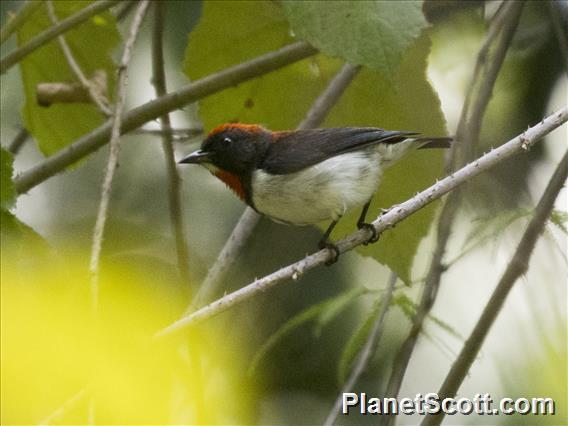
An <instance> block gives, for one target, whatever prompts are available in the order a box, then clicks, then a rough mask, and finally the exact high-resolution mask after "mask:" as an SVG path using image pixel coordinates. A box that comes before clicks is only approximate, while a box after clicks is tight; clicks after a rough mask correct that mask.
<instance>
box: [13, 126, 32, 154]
mask: <svg viewBox="0 0 568 426" xmlns="http://www.w3.org/2000/svg"><path fill="white" fill-rule="evenodd" d="M29 137H30V134H29V133H28V131H27V130H26V129H25V128H24V127H22V128H21V129H20V131H19V132H18V133H17V134H16V137H15V138H14V140H12V142H10V145H8V151H9V152H10V153H11V154H12V155H16V154H17V153H18V152H20V149H21V148H22V146H23V145H24V143H25V142H26V140H28V138H29Z"/></svg>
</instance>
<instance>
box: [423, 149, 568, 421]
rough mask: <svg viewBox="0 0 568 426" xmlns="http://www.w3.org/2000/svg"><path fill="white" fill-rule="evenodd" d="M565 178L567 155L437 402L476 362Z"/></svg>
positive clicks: (453, 392) (451, 392)
mask: <svg viewBox="0 0 568 426" xmlns="http://www.w3.org/2000/svg"><path fill="white" fill-rule="evenodd" d="M567 177H568V151H567V152H566V153H565V154H564V157H563V158H562V160H561V161H560V164H558V167H557V168H556V170H555V171H554V174H553V175H552V177H551V179H550V181H549V182H548V185H547V187H546V189H545V191H544V193H543V195H542V197H541V199H540V201H539V202H538V205H537V207H536V209H535V214H534V216H533V218H532V219H531V221H530V222H529V224H528V226H527V229H526V230H525V232H524V234H523V236H522V238H521V241H520V242H519V245H518V246H517V250H516V251H515V254H514V255H513V257H512V258H511V261H510V262H509V264H508V265H507V269H506V270H505V272H504V273H503V275H502V277H501V280H499V283H498V284H497V287H496V288H495V290H494V291H493V294H492V295H491V298H490V299H489V302H487V305H485V308H484V309H483V313H482V314H481V316H480V317H479V320H478V321H477V324H476V325H475V327H474V329H473V331H472V332H471V334H470V336H469V338H468V339H467V340H466V342H465V344H464V346H463V348H462V350H461V352H460V354H459V355H458V357H457V359H456V361H455V362H454V364H453V365H452V368H451V369H450V371H449V372H448V375H447V376H446V379H445V380H444V383H443V384H442V387H441V388H440V390H439V391H438V396H439V398H440V400H444V399H445V398H451V397H453V396H454V395H456V393H457V391H458V390H459V388H460V386H461V384H462V382H463V380H464V378H465V376H466V375H467V373H468V371H469V370H470V368H471V365H472V364H473V362H474V361H475V359H476V357H477V355H478V353H479V350H480V349H481V346H482V345H483V342H484V341H485V338H486V337H487V334H488V333H489V330H490V329H491V327H492V325H493V323H494V322H495V319H496V318H497V316H498V315H499V312H500V311H501V309H502V308H503V305H504V303H505V300H506V299H507V296H508V294H509V292H510V291H511V289H512V288H513V285H514V284H515V282H516V281H517V280H518V279H519V278H520V277H521V276H522V275H523V274H524V273H526V271H527V270H528V265H529V262H530V259H531V255H532V253H533V251H534V248H535V245H536V242H537V241H538V238H539V236H540V235H541V234H542V232H543V230H544V228H545V225H546V222H547V219H548V218H549V217H550V214H551V213H552V210H553V208H554V201H555V200H556V198H557V196H558V193H559V192H560V190H561V189H562V187H563V186H564V185H565V183H566V178H567ZM443 419H444V413H443V412H440V414H437V415H431V414H429V415H427V416H426V417H425V418H424V420H423V421H422V426H434V425H439V424H440V423H442V420H443Z"/></svg>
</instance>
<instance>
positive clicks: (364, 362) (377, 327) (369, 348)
mask: <svg viewBox="0 0 568 426" xmlns="http://www.w3.org/2000/svg"><path fill="white" fill-rule="evenodd" d="M397 280H398V277H397V276H396V274H395V273H394V272H391V274H390V278H389V283H388V285H387V290H386V293H385V295H384V296H383V300H382V303H381V309H380V311H379V312H378V315H377V320H376V321H375V323H374V324H373V329H372V330H371V332H370V333H369V336H368V337H367V341H366V342H365V345H364V346H363V348H362V349H361V353H360V354H359V356H358V358H357V362H356V363H355V366H354V367H353V370H351V374H350V375H349V378H348V379H347V381H346V382H345V384H344V385H343V388H342V389H341V392H340V393H339V395H338V397H337V399H336V400H335V404H333V407H332V409H331V411H330V412H329V414H328V415H327V418H326V419H325V422H324V426H332V425H333V424H334V423H335V419H337V415H338V414H339V411H340V410H341V403H342V401H343V394H345V393H347V392H353V389H355V385H356V384H357V381H358V380H359V378H360V377H361V375H362V374H363V373H364V372H365V370H366V369H367V366H368V365H369V362H370V361H371V358H372V356H373V354H374V353H375V352H376V351H377V348H378V346H379V341H380V339H381V334H382V332H383V323H384V322H385V317H386V315H387V311H388V310H389V308H390V304H391V300H392V294H393V292H394V286H395V284H396V282H397Z"/></svg>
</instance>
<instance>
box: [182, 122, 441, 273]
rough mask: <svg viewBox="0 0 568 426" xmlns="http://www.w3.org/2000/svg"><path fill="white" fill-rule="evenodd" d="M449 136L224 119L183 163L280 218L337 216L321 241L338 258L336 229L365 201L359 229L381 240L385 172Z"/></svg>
mask: <svg viewBox="0 0 568 426" xmlns="http://www.w3.org/2000/svg"><path fill="white" fill-rule="evenodd" d="M450 141H451V138H448V137H435V138H430V137H421V136H419V134H418V133H415V132H405V131H396V130H384V129H379V128H375V127H341V128H330V129H312V130H291V131H281V132H272V131H270V130H267V129H265V128H264V127H262V126H259V125H256V124H223V125H221V126H218V127H216V128H215V129H213V130H212V131H211V132H210V133H209V135H208V136H207V138H206V139H205V141H204V142H203V143H202V145H201V149H200V150H198V151H195V152H193V153H192V154H190V155H188V156H187V157H185V158H183V159H182V160H181V161H180V163H195V164H200V165H202V166H204V167H206V168H207V169H208V170H209V171H210V172H211V173H213V174H214V175H215V176H216V177H217V178H219V179H220V180H222V181H223V182H224V183H225V184H227V186H228V187H229V188H231V189H232V190H233V191H234V192H235V193H236V194H237V195H238V196H239V197H240V198H241V200H243V201H244V202H245V203H247V204H248V205H249V206H251V207H252V208H253V209H254V210H256V211H257V212H258V213H260V214H263V215H265V216H268V217H270V218H271V219H273V220H275V221H277V222H281V223H286V224H293V225H308V224H314V223H318V222H322V221H326V220H331V224H330V225H329V227H328V229H327V231H326V232H325V233H324V235H323V237H322V239H321V240H320V242H319V245H318V246H319V248H320V249H323V248H325V247H327V248H329V249H330V250H332V251H333V252H334V254H335V256H334V258H333V259H332V261H331V262H330V263H333V262H335V261H336V260H337V257H338V255H339V251H338V250H337V247H336V246H335V245H333V243H331V242H330V241H329V235H330V234H331V231H332V230H333V228H334V227H335V225H336V224H337V222H338V220H339V219H340V218H341V216H343V215H344V214H345V212H347V211H348V210H350V209H352V208H355V207H359V206H363V208H362V211H361V215H360V217H359V220H358V221H357V227H358V228H359V229H360V228H364V227H366V228H369V229H370V230H371V231H372V237H371V238H370V239H369V241H368V243H370V242H375V241H376V240H377V239H378V236H377V234H376V231H375V228H374V227H373V226H372V225H371V224H368V223H366V222H365V217H366V214H367V210H368V209H369V205H370V203H371V198H372V196H373V194H374V193H375V191H376V190H377V187H378V185H379V182H380V180H381V176H382V174H383V171H384V170H385V169H386V168H387V167H389V166H391V165H392V164H393V163H395V162H396V161H398V160H399V159H400V158H401V157H402V156H403V155H404V154H406V153H407V152H409V151H411V150H413V149H416V148H447V147H449V146H450Z"/></svg>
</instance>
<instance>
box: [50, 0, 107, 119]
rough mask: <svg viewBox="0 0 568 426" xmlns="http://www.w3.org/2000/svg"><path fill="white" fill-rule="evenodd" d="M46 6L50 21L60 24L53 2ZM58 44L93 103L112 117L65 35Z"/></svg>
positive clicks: (97, 87)
mask: <svg viewBox="0 0 568 426" xmlns="http://www.w3.org/2000/svg"><path fill="white" fill-rule="evenodd" d="M46 4H47V14H48V15H49V19H50V20H51V23H52V24H53V25H54V26H56V25H57V24H59V21H58V19H57V15H56V14H55V8H54V7H53V2H52V0H47V2H46ZM57 42H58V43H59V47H60V48H61V51H62V52H63V56H65V60H66V61H67V63H68V64H69V68H71V71H72V72H73V74H75V77H77V80H79V82H80V83H81V86H83V87H84V88H85V90H87V92H88V93H89V98H90V99H91V101H93V103H94V104H95V105H96V106H97V108H98V109H99V110H100V111H101V112H102V113H103V114H104V115H106V116H107V117H108V116H110V115H111V114H112V111H111V110H110V108H109V106H108V100H107V99H106V97H105V96H104V94H103V93H101V87H99V86H97V85H95V83H94V82H92V81H91V80H89V79H88V78H87V77H85V74H83V71H82V70H81V67H80V66H79V64H78V63H77V61H76V60H75V57H74V56H73V52H72V51H71V48H70V47H69V45H68V44H67V41H66V40H65V36H63V35H59V36H57ZM105 87H106V85H105Z"/></svg>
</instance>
